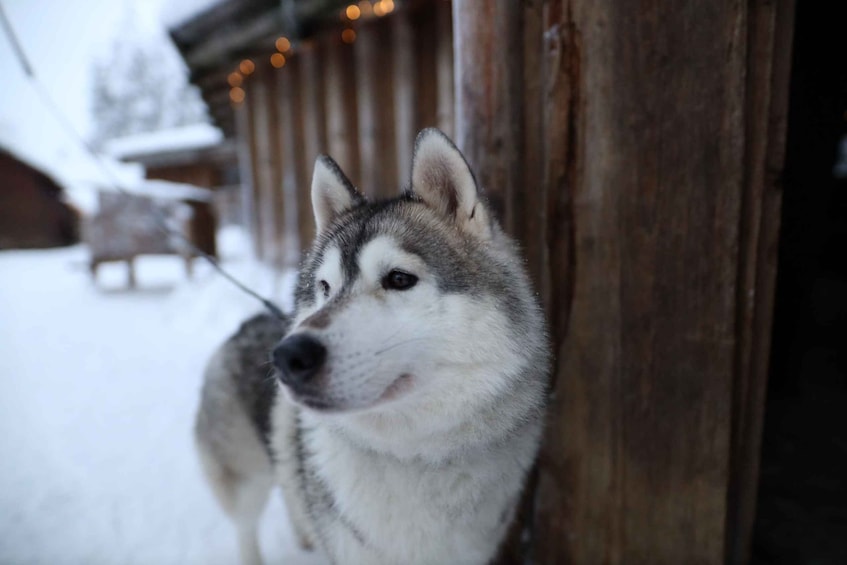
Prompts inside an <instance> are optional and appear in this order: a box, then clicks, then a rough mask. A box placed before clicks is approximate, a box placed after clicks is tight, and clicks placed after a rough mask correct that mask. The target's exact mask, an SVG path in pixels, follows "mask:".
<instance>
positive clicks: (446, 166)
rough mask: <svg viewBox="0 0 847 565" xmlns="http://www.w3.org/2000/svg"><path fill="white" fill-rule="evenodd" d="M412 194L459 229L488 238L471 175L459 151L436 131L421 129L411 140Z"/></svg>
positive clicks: (485, 218) (484, 214) (483, 208)
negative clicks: (415, 138)
mask: <svg viewBox="0 0 847 565" xmlns="http://www.w3.org/2000/svg"><path fill="white" fill-rule="evenodd" d="M412 193H413V194H415V195H417V197H418V198H420V199H421V200H422V201H423V202H424V204H426V205H427V206H429V207H430V208H432V209H433V210H435V211H436V212H438V213H439V214H440V215H442V216H444V217H446V218H448V219H450V220H452V221H454V222H455V223H456V225H457V226H458V227H459V229H461V230H464V231H466V232H469V233H472V234H474V235H477V236H479V237H483V238H486V237H488V236H490V233H491V226H490V223H489V215H488V210H487V208H486V206H485V204H484V203H483V202H482V200H481V199H480V197H479V191H478V188H477V184H476V179H475V178H474V175H473V172H471V168H470V166H469V165H468V163H467V161H465V158H464V156H463V155H462V153H461V152H460V151H459V149H458V148H457V147H456V146H455V145H454V144H453V142H452V141H450V139H449V138H448V137H447V136H446V135H444V134H443V133H442V132H441V131H440V130H438V129H435V128H428V129H425V130H423V131H421V132H420V133H419V134H418V138H417V140H415V155H414V157H413V158H412Z"/></svg>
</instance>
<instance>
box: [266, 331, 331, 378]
mask: <svg viewBox="0 0 847 565" xmlns="http://www.w3.org/2000/svg"><path fill="white" fill-rule="evenodd" d="M325 360H326V347H324V346H323V344H322V343H321V342H320V341H318V340H317V339H316V338H314V337H312V336H311V335H309V334H305V333H299V334H294V335H292V336H289V337H287V338H285V339H284V340H282V342H281V343H280V344H279V345H278V346H277V347H276V349H274V351H273V364H274V366H276V368H277V369H279V371H280V379H281V380H282V382H284V383H285V384H287V385H289V386H293V387H296V386H298V385H302V384H303V383H305V382H306V381H308V380H309V379H311V378H312V377H313V376H314V375H315V373H317V372H318V370H319V369H320V368H321V366H323V364H324V361H325Z"/></svg>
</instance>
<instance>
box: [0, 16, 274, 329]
mask: <svg viewBox="0 0 847 565" xmlns="http://www.w3.org/2000/svg"><path fill="white" fill-rule="evenodd" d="M0 20H2V22H3V28H4V29H5V30H6V35H7V36H8V38H9V42H10V43H11V44H12V49H13V50H14V52H15V56H16V57H17V59H18V62H19V63H20V65H21V69H23V72H24V74H25V75H26V76H27V78H28V79H29V81H30V84H32V86H33V88H34V89H35V91H36V92H38V95H39V96H40V97H41V100H42V102H44V104H45V105H47V107H48V108H49V109H50V112H51V113H52V114H53V117H54V118H56V120H57V121H58V122H59V123H60V125H61V126H62V128H63V129H64V130H65V133H67V134H68V135H70V136H71V137H72V138H73V139H74V141H75V142H76V143H77V144H78V145H79V146H80V147H81V148H82V149H83V151H85V153H87V154H88V155H89V156H90V157H91V158H92V159H93V160H94V163H95V164H96V165H97V168H98V169H99V170H100V172H102V173H103V174H104V175H105V176H106V178H107V179H108V180H109V181H110V182H111V183H112V185H113V186H114V187H115V189H116V190H117V191H118V192H119V193H121V194H123V195H125V196H136V195H134V194H133V193H132V192H130V191H128V190H126V189H125V188H123V187H122V186H121V182H120V180H119V179H118V178H117V176H116V175H115V173H114V172H113V171H112V170H110V169H109V167H107V166H106V164H105V162H104V161H103V157H102V156H101V155H100V154H99V153H98V152H97V151H95V150H94V147H93V146H92V145H91V144H90V143H89V142H88V141H86V140H85V139H84V138H83V137H82V135H80V134H79V132H77V130H76V128H75V127H74V126H73V124H72V123H71V121H70V120H69V119H68V118H67V116H65V115H64V113H63V112H62V111H61V109H60V108H59V107H58V106H57V105H56V103H55V101H54V100H53V99H52V98H51V97H50V93H49V92H47V89H46V88H45V87H44V86H43V85H42V83H41V82H40V81H39V80H38V77H37V76H36V74H35V71H34V70H33V67H32V65H31V64H30V62H29V59H28V58H27V56H26V53H24V50H23V47H22V46H21V44H20V42H19V41H18V37H17V35H16V34H15V30H14V28H13V27H12V23H11V21H9V19H8V17H7V16H6V12H5V10H4V9H3V4H2V3H0ZM153 212H154V214H153V215H154V217H155V219H156V227H157V228H158V229H159V230H160V231H161V232H162V233H163V234H164V235H166V236H168V237H175V238H176V239H178V240H180V242H181V243H182V244H184V245H185V246H186V247H187V248H188V249H189V250H190V251H191V253H193V254H194V255H196V256H198V257H202V258H203V259H204V260H205V261H206V262H207V263H208V264H209V265H211V266H212V268H213V269H214V270H215V271H216V272H217V273H218V274H219V275H221V276H222V277H224V278H225V279H226V280H227V281H229V282H230V283H231V284H232V285H233V286H235V287H236V288H237V289H239V290H240V291H242V292H243V293H245V294H247V295H249V296H252V297H253V298H255V299H256V300H258V301H259V302H260V303H261V304H262V306H264V307H265V309H266V310H267V311H268V312H270V314H271V315H273V316H274V317H275V318H277V319H280V320H284V319H285V314H283V313H282V310H280V309H279V307H278V306H277V305H276V304H274V303H273V302H271V301H270V300H268V299H267V298H265V297H263V296H261V295H260V294H259V293H258V292H256V291H254V290H253V289H251V288H249V287H248V286H247V285H245V284H244V283H242V282H241V281H240V280H238V279H237V278H235V277H234V276H233V275H231V274H230V273H229V272H227V270H226V269H224V268H223V267H222V266H221V264H220V262H219V261H218V260H217V259H216V258H215V257H213V256H212V255H209V254H208V253H206V252H205V251H203V250H202V249H200V248H199V247H197V246H196V245H195V244H194V242H192V241H191V240H190V239H189V238H188V237H187V236H186V235H185V234H184V233H182V232H181V231H177V230H174V229H171V228H170V227H169V226H168V222H167V219H166V218H165V216H164V214H163V213H162V211H161V210H159V209H158V208H155V207H154V208H153Z"/></svg>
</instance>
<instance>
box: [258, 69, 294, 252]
mask: <svg viewBox="0 0 847 565" xmlns="http://www.w3.org/2000/svg"><path fill="white" fill-rule="evenodd" d="M277 73H279V70H278V69H274V68H273V67H267V71H266V72H265V74H264V75H263V80H264V81H265V83H266V84H267V98H268V99H267V106H268V138H267V142H266V143H267V145H268V156H269V159H270V161H271V163H272V177H271V183H270V187H269V192H270V194H271V199H270V205H271V206H272V207H273V228H272V229H270V230H268V231H269V237H272V239H273V247H274V257H273V264H274V265H275V266H276V267H283V266H287V265H289V264H290V263H289V262H288V259H289V258H288V256H287V250H286V243H287V242H286V238H285V216H286V214H287V210H286V202H285V194H284V192H283V185H282V179H283V174H284V168H285V161H284V155H283V139H282V135H281V131H282V129H283V121H282V114H281V113H280V104H279V81H278V77H277Z"/></svg>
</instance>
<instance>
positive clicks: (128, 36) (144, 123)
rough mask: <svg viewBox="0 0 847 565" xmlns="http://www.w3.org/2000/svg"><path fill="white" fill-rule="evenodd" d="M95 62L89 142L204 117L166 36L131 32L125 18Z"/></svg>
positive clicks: (186, 74)
mask: <svg viewBox="0 0 847 565" xmlns="http://www.w3.org/2000/svg"><path fill="white" fill-rule="evenodd" d="M124 27H125V28H127V27H128V29H125V30H123V32H122V34H121V36H120V37H119V38H118V39H116V40H115V41H114V42H113V45H112V48H111V50H110V52H109V53H108V54H106V55H105V56H104V57H102V58H100V59H99V60H98V61H97V62H96V63H95V65H94V69H93V71H94V72H93V77H92V108H91V110H92V114H93V118H94V124H95V125H94V133H93V141H94V143H95V145H101V144H102V143H103V142H104V141H106V140H108V139H113V138H116V137H122V136H125V135H129V134H134V133H141V132H147V131H155V130H159V129H166V128H171V127H176V126H182V125H188V124H193V123H198V122H205V121H208V117H207V111H206V106H205V104H204V103H203V100H202V99H201V98H200V93H199V92H198V90H197V88H196V87H194V86H193V85H191V84H190V83H189V82H188V72H187V70H186V68H185V65H184V64H183V61H182V59H181V58H180V56H179V54H178V53H177V51H176V48H175V47H174V46H173V44H172V43H171V42H170V38H168V37H167V35H165V34H164V33H161V34H159V35H158V36H157V37H149V36H141V35H139V34H137V33H133V30H132V23H131V21H128V22H127V24H126V25H125V26H124Z"/></svg>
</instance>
